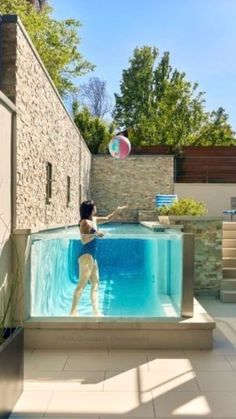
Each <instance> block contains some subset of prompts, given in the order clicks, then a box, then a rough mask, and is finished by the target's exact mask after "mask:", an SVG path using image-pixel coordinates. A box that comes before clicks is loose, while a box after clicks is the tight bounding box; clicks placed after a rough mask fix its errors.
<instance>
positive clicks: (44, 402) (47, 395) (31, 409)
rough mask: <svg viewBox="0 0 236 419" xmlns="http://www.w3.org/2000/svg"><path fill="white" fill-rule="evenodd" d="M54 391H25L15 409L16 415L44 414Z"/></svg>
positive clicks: (14, 414)
mask: <svg viewBox="0 0 236 419" xmlns="http://www.w3.org/2000/svg"><path fill="white" fill-rule="evenodd" d="M52 394H53V392H52V391H28V390H25V391H23V393H22V395H21V396H20V398H19V400H18V402H17V403H16V405H15V407H14V409H13V417H14V416H19V415H20V416H26V417H27V416H30V417H31V416H32V417H34V416H43V415H44V413H45V411H46V409H47V406H48V404H49V402H50V399H51V397H52Z"/></svg>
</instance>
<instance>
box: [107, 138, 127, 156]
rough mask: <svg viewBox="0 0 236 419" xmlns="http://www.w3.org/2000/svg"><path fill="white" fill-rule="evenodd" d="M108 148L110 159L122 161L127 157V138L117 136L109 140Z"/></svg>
mask: <svg viewBox="0 0 236 419" xmlns="http://www.w3.org/2000/svg"><path fill="white" fill-rule="evenodd" d="M108 148H109V152H110V154H111V156H112V157H115V158H116V159H121V160H122V159H125V158H126V157H127V156H128V155H129V153H130V150H131V145H130V142H129V140H128V138H126V137H124V136H123V135H117V136H115V137H114V138H112V139H111V141H110V142H109V145H108Z"/></svg>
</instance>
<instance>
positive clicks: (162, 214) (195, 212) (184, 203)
mask: <svg viewBox="0 0 236 419" xmlns="http://www.w3.org/2000/svg"><path fill="white" fill-rule="evenodd" d="M157 211H158V219H159V221H160V223H162V224H170V216H173V215H174V216H186V215H187V216H199V217H200V216H202V215H205V214H206V213H207V208H206V206H205V204H203V203H202V202H199V201H197V200H196V199H194V198H180V199H178V200H177V201H175V202H174V203H173V204H171V205H169V206H167V205H163V206H162V207H159V208H157Z"/></svg>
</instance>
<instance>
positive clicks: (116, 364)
mask: <svg viewBox="0 0 236 419" xmlns="http://www.w3.org/2000/svg"><path fill="white" fill-rule="evenodd" d="M140 367H144V368H146V369H148V365H147V356H146V354H145V351H142V350H141V351H140V350H124V349H121V350H111V351H110V353H109V357H108V364H107V369H108V370H113V371H114V370H124V369H127V368H140Z"/></svg>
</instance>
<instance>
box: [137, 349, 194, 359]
mask: <svg viewBox="0 0 236 419" xmlns="http://www.w3.org/2000/svg"><path fill="white" fill-rule="evenodd" d="M145 352H146V355H147V357H148V360H149V361H151V360H152V359H163V358H164V359H182V358H186V356H185V351H183V350H182V349H176V350H174V349H172V350H170V349H148V350H146V351H145Z"/></svg>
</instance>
